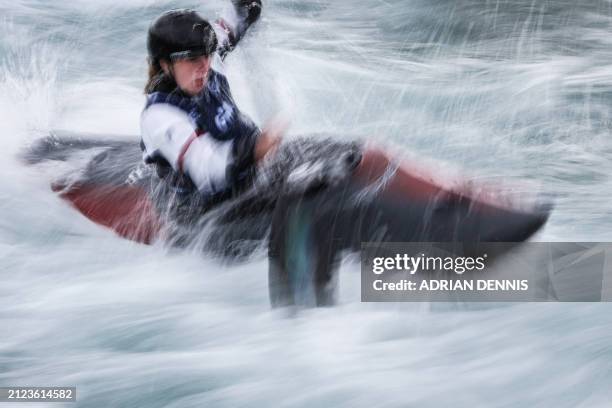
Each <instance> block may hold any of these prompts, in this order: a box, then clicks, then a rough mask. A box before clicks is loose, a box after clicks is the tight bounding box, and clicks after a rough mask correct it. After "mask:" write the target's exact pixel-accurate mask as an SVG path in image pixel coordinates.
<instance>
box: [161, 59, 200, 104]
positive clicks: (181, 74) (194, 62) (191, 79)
mask: <svg viewBox="0 0 612 408" xmlns="http://www.w3.org/2000/svg"><path fill="white" fill-rule="evenodd" d="M211 61H212V57H211V56H210V55H209V56H201V57H196V58H188V59H179V60H175V61H173V62H171V63H168V62H166V61H161V65H162V68H163V69H164V71H165V72H166V73H169V72H171V73H172V74H173V76H174V80H175V81H176V84H177V85H178V86H179V88H181V89H182V90H183V92H185V93H186V94H188V95H190V96H194V95H197V94H198V93H200V91H202V89H204V86H205V85H206V81H207V80H208V72H209V71H210V64H211Z"/></svg>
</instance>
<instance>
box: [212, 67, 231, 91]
mask: <svg viewBox="0 0 612 408" xmlns="http://www.w3.org/2000/svg"><path fill="white" fill-rule="evenodd" d="M208 80H209V87H210V88H212V89H211V90H213V91H214V90H215V89H214V88H228V87H229V82H228V81H227V77H226V76H225V75H223V74H222V73H220V72H219V71H216V70H214V69H211V70H210V74H209V78H208Z"/></svg>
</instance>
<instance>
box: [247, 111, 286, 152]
mask: <svg viewBox="0 0 612 408" xmlns="http://www.w3.org/2000/svg"><path fill="white" fill-rule="evenodd" d="M288 127H289V123H288V122H287V121H285V120H282V119H279V118H276V119H273V120H271V121H270V122H268V124H267V125H266V127H265V128H264V130H263V131H262V132H261V135H260V136H259V138H258V139H257V142H256V143H255V161H256V162H258V161H260V160H261V159H263V158H264V157H265V156H266V155H267V154H274V152H275V151H276V149H277V148H278V145H279V144H280V142H281V140H282V136H283V134H284V133H285V132H286V131H287V128H288Z"/></svg>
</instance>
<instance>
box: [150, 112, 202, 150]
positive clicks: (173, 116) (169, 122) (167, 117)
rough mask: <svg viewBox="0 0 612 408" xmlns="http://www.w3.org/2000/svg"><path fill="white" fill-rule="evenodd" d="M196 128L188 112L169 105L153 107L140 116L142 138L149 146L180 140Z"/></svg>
mask: <svg viewBox="0 0 612 408" xmlns="http://www.w3.org/2000/svg"><path fill="white" fill-rule="evenodd" d="M195 128H196V126H195V125H194V123H193V121H192V120H191V118H190V117H189V115H187V113H186V112H184V111H183V110H181V109H179V108H177V107H176V106H173V105H170V104H168V103H156V104H154V105H151V106H149V107H147V108H146V109H145V110H144V111H143V112H142V114H141V116H140V131H141V136H142V139H143V140H144V142H145V145H148V146H158V145H160V144H162V143H166V142H168V141H170V140H180V139H182V137H183V136H184V135H188V134H190V133H191V132H193V131H194V129H195Z"/></svg>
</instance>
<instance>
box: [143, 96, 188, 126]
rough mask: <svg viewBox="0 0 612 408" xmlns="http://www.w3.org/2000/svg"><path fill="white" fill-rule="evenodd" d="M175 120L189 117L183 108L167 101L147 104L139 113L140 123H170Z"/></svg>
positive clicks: (183, 119) (158, 124)
mask: <svg viewBox="0 0 612 408" xmlns="http://www.w3.org/2000/svg"><path fill="white" fill-rule="evenodd" d="M176 121H187V122H190V121H191V119H190V118H189V115H188V114H187V112H185V111H184V110H182V109H180V108H178V107H177V106H175V105H173V104H169V103H163V102H159V103H154V104H152V105H149V106H147V107H146V108H145V109H144V110H143V111H142V114H141V115H140V122H141V124H151V125H157V126H160V125H163V124H164V123H172V122H176Z"/></svg>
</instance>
